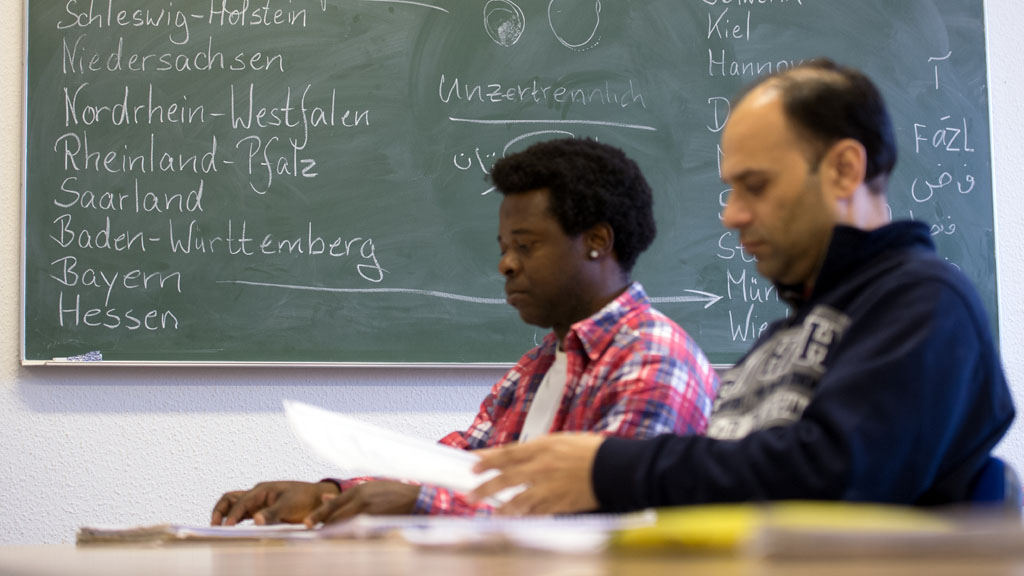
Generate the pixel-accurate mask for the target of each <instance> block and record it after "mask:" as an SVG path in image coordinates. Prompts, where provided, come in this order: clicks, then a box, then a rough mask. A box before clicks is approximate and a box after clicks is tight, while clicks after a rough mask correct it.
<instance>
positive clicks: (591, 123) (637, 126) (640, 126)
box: [448, 116, 658, 132]
mask: <svg viewBox="0 0 1024 576" xmlns="http://www.w3.org/2000/svg"><path fill="white" fill-rule="evenodd" d="M448 119H449V120H451V121H452V122H466V123H469V124H581V125H589V126H613V127H615V128H629V129H630V130H647V131H649V132H657V131H658V129H657V128H655V127H654V126H645V125H643V124H625V123H622V122H609V121H607V120H475V119H473V118H456V117H455V116H449V117H448Z"/></svg>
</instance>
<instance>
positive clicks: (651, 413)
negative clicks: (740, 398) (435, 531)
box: [339, 282, 718, 515]
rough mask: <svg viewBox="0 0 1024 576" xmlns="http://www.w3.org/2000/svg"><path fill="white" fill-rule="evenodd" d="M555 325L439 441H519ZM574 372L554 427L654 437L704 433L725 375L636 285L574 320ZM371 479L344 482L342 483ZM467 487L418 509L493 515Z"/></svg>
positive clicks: (422, 498) (430, 494)
mask: <svg viewBox="0 0 1024 576" xmlns="http://www.w3.org/2000/svg"><path fill="white" fill-rule="evenodd" d="M557 344H558V339H557V337H556V336H555V334H554V333H553V332H552V333H550V334H548V335H547V336H546V337H545V338H544V341H543V342H542V343H541V345H540V346H538V347H536V348H534V349H532V350H530V351H529V352H527V353H526V354H525V355H523V357H522V358H521V359H520V360H519V362H518V363H517V364H516V365H515V367H513V368H512V369H511V370H509V371H508V372H507V373H506V374H505V376H504V377H502V379H501V380H499V381H498V383H497V384H495V385H494V387H493V388H492V389H491V393H490V395H489V396H487V398H485V399H484V401H483V403H482V404H481V405H480V411H479V412H478V413H477V415H476V418H475V419H474V420H473V423H472V424H471V425H470V427H469V428H468V429H466V430H465V431H461V432H452V433H450V434H448V435H447V436H445V437H444V438H442V439H441V440H440V442H441V444H447V445H448V446H452V447H455V448H461V449H463V450H476V449H478V448H487V447H491V446H500V445H502V444H509V443H513V442H516V441H518V440H519V433H520V431H521V430H522V428H523V423H524V422H525V421H526V413H527V412H528V411H529V409H530V403H531V402H532V401H533V396H534V394H535V393H536V392H537V388H538V387H539V386H540V383H541V381H542V380H543V379H544V375H545V374H546V373H547V371H548V368H549V367H550V366H551V364H552V362H554V359H555V347H556V346H557ZM565 352H566V355H567V356H568V374H567V377H566V385H565V393H564V395H563V396H562V405H561V407H560V408H559V410H558V413H557V414H556V415H555V420H554V422H553V423H552V425H551V432H571V431H575V432H583V431H586V432H601V433H603V434H607V435H612V436H624V437H631V438H650V437H653V436H657V435H659V434H666V433H675V434H702V433H703V432H704V429H705V427H706V426H707V421H708V415H709V414H710V412H711V404H712V402H713V400H714V398H715V392H716V390H717V388H718V376H717V375H716V374H715V371H714V369H713V368H712V367H711V364H710V363H709V362H708V359H707V358H706V357H705V356H704V353H703V352H701V350H700V348H698V347H697V344H696V343H695V342H694V341H693V339H692V338H690V337H689V335H687V334H686V332H684V331H683V329H682V328H680V327H679V326H678V325H677V324H676V323H675V322H673V321H672V320H670V319H669V318H668V317H667V316H665V315H664V314H662V313H661V312H658V311H657V310H655V309H654V308H652V307H651V304H650V301H649V300H648V299H647V295H646V294H645V293H644V290H643V287H641V286H640V284H638V283H635V282H634V283H633V284H632V285H631V286H630V287H629V289H627V290H626V291H625V292H623V293H622V294H621V295H620V296H619V297H618V298H616V299H615V300H613V301H612V302H610V303H608V305H606V306H605V307H604V308H602V309H601V310H600V311H599V312H597V313H596V314H594V315H593V316H591V317H589V318H587V319H585V320H581V321H580V322H577V323H576V324H573V325H572V327H571V328H570V329H569V333H568V334H567V335H566V339H565ZM365 480H366V479H362V478H361V479H352V480H345V481H341V482H340V483H339V484H340V486H341V488H342V490H344V489H345V488H347V487H349V486H352V485H354V484H357V483H360V482H363V481H365ZM490 510H491V508H490V506H488V505H487V504H482V503H481V504H476V505H472V504H470V503H469V502H467V501H466V499H465V497H464V496H463V495H462V494H459V493H455V492H452V491H451V490H448V489H446V488H440V487H437V486H431V485H424V486H422V487H421V489H420V494H419V499H418V500H417V502H416V508H415V510H414V513H417V514H457V515H472V514H487V513H489V512H490Z"/></svg>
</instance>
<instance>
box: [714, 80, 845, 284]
mask: <svg viewBox="0 0 1024 576" xmlns="http://www.w3.org/2000/svg"><path fill="white" fill-rule="evenodd" d="M809 150H810V146H809V144H808V143H806V142H803V141H801V139H800V136H799V135H798V134H797V133H796V132H795V131H794V130H793V129H792V128H791V127H790V126H789V122H788V120H787V119H786V116H785V112H784V110H783V107H782V101H781V99H780V97H779V95H778V93H777V92H776V91H775V90H774V89H772V88H766V87H764V86H762V87H761V88H758V89H755V90H754V91H753V92H751V93H750V94H749V95H747V97H746V98H744V99H743V100H742V101H741V102H740V104H739V106H737V107H736V109H735V110H734V111H733V113H732V115H731V116H730V118H729V122H728V124H727V125H726V127H725V131H724V132H723V134H722V180H724V181H725V182H726V183H727V184H728V185H729V186H731V187H732V191H731V192H730V193H729V200H728V202H727V203H726V207H725V211H724V212H723V215H722V223H723V224H724V225H725V226H726V227H728V228H734V229H736V230H737V231H738V232H739V234H740V241H741V242H742V244H743V248H744V250H746V251H747V252H748V253H750V254H752V255H754V256H755V257H757V270H758V271H759V272H760V273H761V274H762V275H763V276H764V277H766V278H768V279H770V280H772V281H774V282H778V283H781V284H789V285H807V284H808V283H809V282H813V281H814V279H815V278H816V277H817V274H818V270H819V268H820V265H821V262H822V260H823V259H824V257H825V252H826V250H827V249H828V244H829V242H830V240H831V238H832V229H833V228H834V227H835V224H836V216H835V209H834V203H833V202H832V201H830V200H829V196H828V194H827V192H826V191H825V190H824V189H823V187H822V183H821V179H820V178H819V175H818V173H817V167H816V166H812V165H811V163H810V160H809V156H810V154H809Z"/></svg>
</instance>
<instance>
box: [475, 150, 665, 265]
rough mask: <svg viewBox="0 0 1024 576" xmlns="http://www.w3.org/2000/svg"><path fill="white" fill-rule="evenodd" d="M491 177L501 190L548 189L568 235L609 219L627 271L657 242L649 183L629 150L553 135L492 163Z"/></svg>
mask: <svg viewBox="0 0 1024 576" xmlns="http://www.w3.org/2000/svg"><path fill="white" fill-rule="evenodd" d="M491 181H492V182H494V185H495V187H496V188H497V189H498V191H499V192H501V193H502V194H503V195H510V194H522V193H525V192H530V191H533V190H540V189H544V188H546V189H548V190H549V191H550V192H549V194H550V196H549V197H550V201H551V212H552V215H553V216H554V217H555V219H556V220H558V223H559V224H560V225H561V226H562V230H563V231H564V232H565V233H566V234H567V235H569V236H573V237H575V236H578V235H580V234H582V233H583V232H584V231H586V230H587V229H589V228H591V227H593V226H596V225H597V224H600V223H602V222H607V223H608V224H609V225H610V226H611V228H612V231H613V232H614V234H615V244H614V249H615V255H616V258H617V259H618V263H619V266H620V267H621V268H622V270H623V271H625V272H629V271H631V270H632V269H633V265H634V264H635V263H636V259H637V257H638V256H640V253H641V252H643V251H644V250H646V249H647V247H648V246H650V245H651V242H653V241H654V236H655V234H656V233H657V228H656V226H655V224H654V211H653V208H652V199H651V187H650V185H648V184H647V180H646V179H644V176H643V174H642V173H641V172H640V167H639V166H637V165H636V162H634V161H633V160H631V159H629V158H628V157H627V156H626V154H625V153H624V152H623V151H622V150H619V149H618V148H615V147H614V146H609V145H607V144H602V143H600V142H598V141H596V140H591V139H589V138H586V139H575V138H564V139H559V140H549V141H546V142H540V143H537V144H534V145H533V146H530V147H529V148H527V149H526V150H523V151H522V152H518V153H516V154H511V155H509V156H507V157H505V158H502V159H501V160H498V162H497V163H496V164H495V165H494V168H493V169H492V170H491Z"/></svg>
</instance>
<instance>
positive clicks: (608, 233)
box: [583, 222, 615, 259]
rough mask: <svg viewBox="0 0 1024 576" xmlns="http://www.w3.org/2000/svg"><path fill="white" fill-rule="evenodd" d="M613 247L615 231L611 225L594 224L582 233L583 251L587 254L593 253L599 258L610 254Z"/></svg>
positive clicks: (605, 223) (603, 223) (604, 223)
mask: <svg viewBox="0 0 1024 576" xmlns="http://www.w3.org/2000/svg"><path fill="white" fill-rule="evenodd" d="M614 247H615V231H614V230H612V227H611V225H610V224H608V223H607V222H601V223H600V224H595V225H594V226H592V227H591V228H590V229H589V230H586V231H584V232H583V249H584V250H585V251H586V253H587V254H590V253H591V251H595V252H597V253H598V254H599V255H600V256H606V255H608V254H611V253H612V250H613V249H614ZM588 259H589V257H588Z"/></svg>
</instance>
